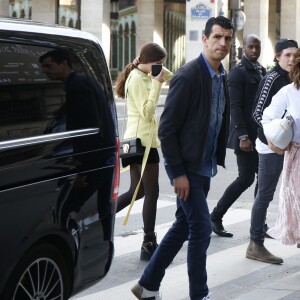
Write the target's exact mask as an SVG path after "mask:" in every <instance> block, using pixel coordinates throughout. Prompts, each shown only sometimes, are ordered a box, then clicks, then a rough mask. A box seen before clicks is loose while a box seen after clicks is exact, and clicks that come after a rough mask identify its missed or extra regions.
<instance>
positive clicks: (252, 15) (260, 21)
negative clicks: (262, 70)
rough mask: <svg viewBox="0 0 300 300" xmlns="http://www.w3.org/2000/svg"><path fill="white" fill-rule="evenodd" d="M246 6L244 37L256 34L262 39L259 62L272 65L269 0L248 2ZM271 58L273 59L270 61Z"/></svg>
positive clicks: (247, 0)
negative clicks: (269, 35)
mask: <svg viewBox="0 0 300 300" xmlns="http://www.w3.org/2000/svg"><path fill="white" fill-rule="evenodd" d="M244 3H245V6H244V12H245V14H246V23H245V26H244V32H243V36H244V37H245V36H246V35H248V34H251V33H254V34H257V35H258V36H259V37H260V39H261V48H262V51H261V55H260V59H259V61H260V62H261V63H262V65H264V66H266V65H267V64H270V63H272V60H273V58H272V56H273V53H271V56H270V51H273V50H272V45H271V43H270V41H269V38H268V34H269V21H268V18H269V1H268V0H255V1H249V0H246V1H245V2H244ZM270 57H271V59H270Z"/></svg>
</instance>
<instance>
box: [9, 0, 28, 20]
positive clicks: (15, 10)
mask: <svg viewBox="0 0 300 300" xmlns="http://www.w3.org/2000/svg"><path fill="white" fill-rule="evenodd" d="M9 15H10V16H11V17H15V18H23V19H31V0H10V1H9Z"/></svg>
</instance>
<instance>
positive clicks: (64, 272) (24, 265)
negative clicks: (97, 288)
mask: <svg viewBox="0 0 300 300" xmlns="http://www.w3.org/2000/svg"><path fill="white" fill-rule="evenodd" d="M69 287H70V276H69V274H68V269H67V265H66V263H65V260H64V258H63V256H62V254H61V253H60V251H59V250H58V249H57V248H56V247H54V246H52V245H51V244H48V243H44V244H40V245H37V246H34V247H33V248H31V249H30V250H29V251H28V252H27V253H26V254H25V255H24V256H23V258H22V259H21V261H20V262H19V263H18V264H17V266H16V268H15V270H14V271H13V273H12V277H11V278H10V280H9V282H8V284H7V286H6V288H5V290H4V294H3V296H2V297H1V299H5V300H27V299H28V300H29V299H44V300H47V299H57V300H65V299H68V297H69V291H70V289H69Z"/></svg>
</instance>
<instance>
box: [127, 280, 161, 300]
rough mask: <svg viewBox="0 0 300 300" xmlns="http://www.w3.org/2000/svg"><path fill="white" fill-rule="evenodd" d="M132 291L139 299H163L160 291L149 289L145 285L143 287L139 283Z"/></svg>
mask: <svg viewBox="0 0 300 300" xmlns="http://www.w3.org/2000/svg"><path fill="white" fill-rule="evenodd" d="M131 292H132V293H133V295H134V296H135V297H137V298H138V299H139V300H162V297H161V295H160V294H159V291H154V292H153V291H148V290H146V289H145V288H144V287H142V286H141V285H140V284H139V283H137V284H136V285H134V286H133V287H132V288H131Z"/></svg>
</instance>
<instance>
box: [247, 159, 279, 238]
mask: <svg viewBox="0 0 300 300" xmlns="http://www.w3.org/2000/svg"><path fill="white" fill-rule="evenodd" d="M283 158H284V156H283V155H279V154H276V153H268V154H259V166H258V192H257V195H256V198H255V201H254V204H253V206H252V212H251V227H250V236H251V239H252V240H254V241H255V242H257V243H263V242H264V224H265V218H266V214H267V209H268V207H269V203H270V202H271V201H272V200H273V196H274V193H275V190H276V186H277V183H278V180H279V177H280V174H281V171H282V166H283Z"/></svg>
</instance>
